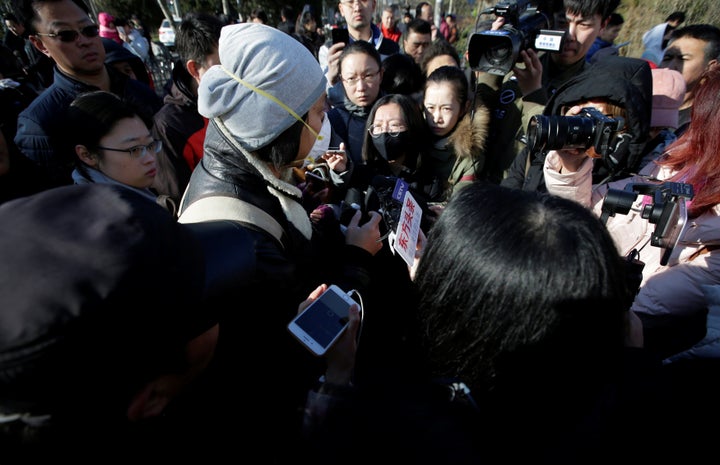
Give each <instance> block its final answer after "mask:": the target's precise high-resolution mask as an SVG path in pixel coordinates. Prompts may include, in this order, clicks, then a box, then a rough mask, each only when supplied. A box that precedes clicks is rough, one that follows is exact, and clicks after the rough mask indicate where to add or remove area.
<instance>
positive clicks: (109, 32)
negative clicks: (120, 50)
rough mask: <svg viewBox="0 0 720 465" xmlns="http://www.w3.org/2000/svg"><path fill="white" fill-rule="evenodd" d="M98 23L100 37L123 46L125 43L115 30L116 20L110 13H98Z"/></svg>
mask: <svg viewBox="0 0 720 465" xmlns="http://www.w3.org/2000/svg"><path fill="white" fill-rule="evenodd" d="M98 23H100V37H105V38H107V39H112V40H114V41H115V42H117V43H118V44H120V45H122V43H123V41H122V39H121V38H120V34H118V31H117V29H116V28H115V18H113V16H112V15H111V14H110V13H105V12H104V11H101V12H100V13H98Z"/></svg>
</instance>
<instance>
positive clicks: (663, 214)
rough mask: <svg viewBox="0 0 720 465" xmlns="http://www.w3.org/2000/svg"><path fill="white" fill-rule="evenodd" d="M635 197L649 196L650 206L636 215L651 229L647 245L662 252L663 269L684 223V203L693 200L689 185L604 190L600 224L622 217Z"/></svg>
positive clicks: (643, 185) (644, 185) (671, 183)
mask: <svg viewBox="0 0 720 465" xmlns="http://www.w3.org/2000/svg"><path fill="white" fill-rule="evenodd" d="M638 194H642V195H650V194H652V198H653V202H652V203H649V204H647V205H644V206H643V209H642V212H641V213H640V215H641V216H642V217H643V218H645V219H647V220H648V221H649V222H650V223H652V224H654V225H655V230H654V231H653V233H652V236H651V237H650V245H653V246H655V247H660V248H662V249H663V255H662V257H661V258H660V264H661V265H663V266H664V265H667V262H668V260H669V259H670V255H671V254H672V251H673V249H674V248H675V246H676V245H677V243H678V240H680V236H681V235H682V231H683V229H684V228H685V224H686V223H687V205H686V199H687V200H690V199H692V198H693V196H694V192H693V187H692V184H686V183H679V182H663V183H659V184H644V183H630V184H628V185H627V186H625V189H624V190H620V189H608V191H607V193H606V194H605V199H604V200H603V205H602V216H601V217H600V219H601V221H602V222H603V223H606V222H607V219H608V218H609V217H610V216H615V214H616V213H620V214H622V215H626V214H627V213H628V212H629V211H630V207H632V205H633V203H634V202H635V199H636V198H637V196H638Z"/></svg>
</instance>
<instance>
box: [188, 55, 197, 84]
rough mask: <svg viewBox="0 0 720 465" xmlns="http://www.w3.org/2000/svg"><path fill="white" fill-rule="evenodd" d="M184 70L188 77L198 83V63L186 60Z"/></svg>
mask: <svg viewBox="0 0 720 465" xmlns="http://www.w3.org/2000/svg"><path fill="white" fill-rule="evenodd" d="M185 69H187V71H188V73H190V76H192V77H193V79H195V81H197V82H200V65H198V62H197V61H195V60H188V61H186V62H185Z"/></svg>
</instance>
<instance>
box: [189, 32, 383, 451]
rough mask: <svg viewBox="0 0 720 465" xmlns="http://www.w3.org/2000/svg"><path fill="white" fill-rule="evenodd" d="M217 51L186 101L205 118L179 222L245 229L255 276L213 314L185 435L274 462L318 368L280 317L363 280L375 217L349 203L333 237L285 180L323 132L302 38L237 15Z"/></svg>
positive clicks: (293, 431)
mask: <svg viewBox="0 0 720 465" xmlns="http://www.w3.org/2000/svg"><path fill="white" fill-rule="evenodd" d="M219 57H220V62H221V65H215V66H213V67H211V68H210V69H209V70H208V71H207V72H206V73H205V75H203V78H202V80H201V82H200V86H199V89H198V110H199V111H200V113H201V114H202V115H203V116H205V117H207V118H208V119H209V120H210V121H209V123H208V128H207V132H206V136H205V142H204V154H203V157H202V159H201V161H200V163H199V164H198V165H197V166H196V167H195V169H194V171H193V173H192V176H191V178H190V182H189V184H188V187H187V189H186V191H185V194H184V196H183V200H182V202H181V206H180V218H179V221H180V222H184V223H191V222H200V221H214V220H232V221H234V222H236V224H237V225H238V227H243V228H246V229H247V230H248V231H249V232H250V233H251V235H252V237H253V238H254V243H255V256H256V273H255V276H254V277H253V279H251V280H243V281H242V282H238V283H229V284H230V286H229V287H235V288H237V287H240V286H246V287H247V288H248V294H249V293H250V292H252V295H253V297H252V298H251V299H248V300H247V301H246V302H250V301H252V302H259V303H260V305H256V306H255V307H254V308H250V307H248V308H242V309H240V308H237V307H239V306H241V305H242V302H238V305H233V306H231V307H230V308H228V310H227V312H226V314H224V315H220V336H219V340H218V346H217V350H216V353H215V360H214V364H213V365H212V366H211V368H210V369H209V371H210V373H211V374H212V376H211V378H210V379H209V380H208V382H207V383H206V384H205V386H206V387H207V391H203V390H199V391H198V392H197V393H196V394H197V395H199V396H200V401H201V402H202V404H203V408H202V409H198V410H197V411H196V412H195V413H196V414H197V415H199V416H200V418H197V421H195V422H193V424H195V425H202V427H201V428H198V430H197V431H196V430H193V433H192V434H193V435H195V436H196V437H198V438H201V439H206V440H208V441H212V442H213V443H214V444H215V445H217V444H218V443H221V444H226V445H227V446H228V447H232V449H233V451H234V452H233V453H234V454H235V453H237V450H238V447H237V446H238V441H239V442H242V445H241V447H240V448H239V449H242V450H243V451H244V452H246V453H247V455H248V456H256V457H257V456H260V454H262V455H261V456H263V457H268V455H272V456H273V457H269V458H268V460H267V462H268V463H284V460H283V459H286V458H288V457H284V456H283V454H285V453H286V452H289V451H292V450H293V449H294V448H293V447H292V446H291V444H292V443H293V442H297V440H299V426H300V424H301V422H300V420H301V413H302V407H303V405H304V400H305V395H306V393H307V391H308V388H309V387H312V385H313V384H314V383H315V381H316V380H317V379H318V377H319V376H320V374H322V371H323V370H322V367H321V366H320V365H319V362H318V359H316V358H314V357H313V356H312V355H310V353H309V352H308V351H306V350H305V349H304V348H303V347H302V346H301V345H300V344H298V343H297V341H295V340H294V338H293V337H292V335H291V334H290V333H289V331H288V330H287V324H288V322H289V321H290V320H291V319H292V317H293V316H294V315H295V314H296V311H297V302H299V301H301V300H304V298H305V296H307V295H308V293H309V292H310V291H311V290H313V289H315V288H316V287H317V286H318V285H319V284H321V283H328V284H330V283H332V284H337V285H339V286H340V287H341V288H343V289H345V290H346V291H349V290H351V289H358V290H362V289H364V288H365V287H366V286H367V284H368V273H369V272H368V269H369V268H368V266H369V263H370V261H371V259H372V256H373V255H374V254H375V253H377V251H378V250H379V249H380V247H382V244H381V242H378V239H379V238H380V230H379V226H378V223H379V221H380V216H379V214H377V213H373V214H372V216H371V219H370V220H369V221H368V222H366V223H365V224H363V225H362V226H359V225H358V223H359V220H360V214H359V213H358V214H357V215H356V217H355V218H353V220H352V221H351V223H350V225H349V227H348V228H347V231H346V233H345V235H344V236H343V233H342V232H341V230H340V227H339V226H340V225H339V223H338V224H337V227H335V228H334V229H333V232H334V234H332V235H327V236H323V237H319V236H318V233H317V232H316V231H315V230H314V225H313V224H312V223H311V222H310V219H309V216H308V214H307V212H306V211H305V209H304V208H303V206H302V204H301V200H302V194H301V191H300V190H299V189H298V188H297V187H296V186H295V184H294V183H293V182H292V181H291V177H290V175H291V173H292V166H293V165H294V164H295V163H296V162H298V161H302V160H304V159H305V157H306V156H307V155H308V154H309V153H316V152H317V151H318V148H319V149H320V150H323V149H324V150H327V147H328V144H329V140H330V128H329V121H328V119H327V117H326V115H325V105H326V102H325V99H326V95H325V84H326V81H325V77H324V76H323V72H322V70H321V68H320V65H319V63H318V62H317V60H316V59H315V57H313V56H312V54H311V53H310V52H309V51H308V49H307V48H305V47H304V46H303V45H302V44H301V43H300V42H298V41H297V40H296V39H294V38H293V37H292V36H290V35H288V34H286V33H284V32H282V31H279V30H277V29H276V28H273V27H270V26H266V25H262V24H257V23H243V24H234V25H228V26H225V27H224V28H223V29H222V32H221V34H220V41H219ZM324 150H323V151H324ZM222 259H223V260H228V261H232V260H234V257H232V256H224V257H222ZM240 315H242V317H240ZM259 341H262V343H261V344H260V345H258V342H259ZM265 348H267V349H270V350H264V349H265ZM239 367H242V369H241V373H240V376H239V374H238V368H239ZM243 374H244V375H250V376H252V378H253V379H255V380H258V382H260V383H261V384H262V399H264V400H263V401H260V402H257V401H255V400H254V399H248V398H247V396H244V395H242V394H240V393H242V392H244V391H243V389H244V388H246V387H247V386H246V383H247V381H246V380H247V379H248V378H247V376H243ZM249 400H250V401H249ZM198 412H200V413H198ZM226 418H242V422H243V424H246V425H249V426H251V427H250V428H248V430H249V433H247V434H245V433H243V435H242V437H239V436H238V435H237V434H236V431H235V430H234V428H225V427H224V426H222V425H224V424H225V423H226V421H225V419H226ZM213 425H217V427H214V426H213ZM226 435H229V436H226ZM278 444H282V445H283V446H282V447H278ZM213 447H215V446H213ZM290 453H291V452H290Z"/></svg>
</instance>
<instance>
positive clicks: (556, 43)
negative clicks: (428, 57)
mask: <svg viewBox="0 0 720 465" xmlns="http://www.w3.org/2000/svg"><path fill="white" fill-rule="evenodd" d="M528 4H529V0H516V1H509V2H501V3H498V4H497V5H495V6H494V7H493V8H491V9H489V10H487V13H495V15H497V16H502V17H503V18H505V24H504V25H503V27H502V28H501V29H499V30H497V31H492V30H489V31H482V32H477V33H474V34H472V35H471V36H470V39H469V41H468V65H469V66H470V68H472V69H473V70H474V71H484V72H486V73H490V74H495V75H499V76H504V75H506V74H507V73H509V72H510V70H511V69H512V68H513V66H514V65H515V63H517V62H518V61H520V51H521V50H526V49H528V48H532V49H535V50H544V51H550V52H559V51H561V50H562V43H563V38H564V37H565V31H554V30H551V29H548V28H549V27H550V24H551V21H550V19H549V18H548V16H547V15H545V13H543V12H541V11H538V9H537V7H529V6H528Z"/></svg>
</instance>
